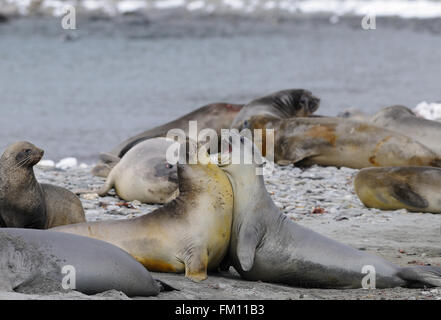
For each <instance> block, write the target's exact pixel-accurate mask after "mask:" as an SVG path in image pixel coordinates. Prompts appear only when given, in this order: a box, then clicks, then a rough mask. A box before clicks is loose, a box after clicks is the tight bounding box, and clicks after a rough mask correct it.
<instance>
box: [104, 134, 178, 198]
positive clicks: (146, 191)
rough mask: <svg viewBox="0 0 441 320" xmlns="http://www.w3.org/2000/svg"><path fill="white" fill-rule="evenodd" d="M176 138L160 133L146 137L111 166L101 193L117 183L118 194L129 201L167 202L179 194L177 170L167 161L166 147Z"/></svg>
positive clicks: (105, 192)
mask: <svg viewBox="0 0 441 320" xmlns="http://www.w3.org/2000/svg"><path fill="white" fill-rule="evenodd" d="M173 143H174V141H173V140H171V139H167V138H163V137H159V138H153V139H148V140H146V141H143V142H141V143H139V144H137V145H136V146H134V147H133V148H132V149H130V150H129V152H127V153H126V154H125V155H124V157H123V158H122V159H121V160H120V161H119V162H118V164H117V165H116V166H115V167H114V168H113V169H112V171H111V172H110V174H109V176H108V177H107V180H106V183H105V184H104V186H103V187H102V188H101V189H100V190H99V191H98V194H99V195H100V196H104V195H106V194H107V192H108V191H109V190H110V189H111V188H113V187H115V191H116V193H117V195H118V196H119V197H120V198H121V199H124V200H126V201H133V200H138V201H141V202H143V203H165V202H169V201H170V200H173V199H174V198H176V196H177V195H178V194H179V191H178V170H177V168H176V166H175V165H173V164H170V163H168V162H167V159H166V152H167V149H168V148H169V147H170V146H171V145H172V144H173Z"/></svg>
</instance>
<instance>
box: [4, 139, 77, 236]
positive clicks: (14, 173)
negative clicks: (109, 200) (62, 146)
mask: <svg viewBox="0 0 441 320" xmlns="http://www.w3.org/2000/svg"><path fill="white" fill-rule="evenodd" d="M43 154H44V151H43V150H41V149H39V148H37V147H36V146H34V145H33V144H31V143H29V142H16V143H14V144H12V145H10V146H9V147H8V148H7V149H6V150H5V152H4V153H3V155H2V156H1V158H0V226H1V227H9V228H33V229H48V228H52V227H56V226H60V225H65V224H72V223H78V222H85V221H86V218H85V215H84V210H83V206H82V204H81V201H80V200H79V199H78V198H77V196H75V195H74V194H73V193H72V192H70V191H69V190H66V189H63V188H60V187H57V186H53V185H50V184H40V183H38V181H37V179H36V178H35V175H34V170H33V166H34V165H36V164H37V163H38V162H39V161H40V160H41V158H42V157H43Z"/></svg>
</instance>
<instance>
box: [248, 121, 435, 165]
mask: <svg viewBox="0 0 441 320" xmlns="http://www.w3.org/2000/svg"><path fill="white" fill-rule="evenodd" d="M246 124H247V128H249V129H274V135H275V138H274V161H275V162H277V163H278V164H280V165H286V164H290V163H298V162H301V163H300V164H301V165H312V164H318V165H322V166H337V167H349V168H355V169H361V168H365V167H380V166H381V167H386V166H406V165H407V166H409V165H411V166H433V167H439V166H441V159H440V158H439V157H438V156H437V155H436V154H435V153H434V152H433V151H432V150H429V149H428V148H427V147H426V146H423V145H422V144H421V143H419V142H416V141H414V140H413V139H411V138H409V137H407V136H404V135H402V134H399V133H396V132H393V131H390V130H387V129H383V128H380V127H376V126H374V125H371V124H367V123H363V122H358V121H351V120H349V119H341V118H331V117H323V118H291V119H277V118H274V117H269V116H254V117H252V118H251V119H250V120H248V121H247V122H246ZM263 132H265V130H263ZM264 139H265V135H263V140H264ZM264 143H265V141H263V142H260V141H259V140H256V144H257V145H258V147H259V148H260V150H262V148H261V145H262V146H263V145H264ZM265 149H266V148H265ZM270 152H271V150H270ZM264 155H266V154H264Z"/></svg>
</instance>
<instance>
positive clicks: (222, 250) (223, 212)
mask: <svg viewBox="0 0 441 320" xmlns="http://www.w3.org/2000/svg"><path fill="white" fill-rule="evenodd" d="M185 145H186V144H185V143H183V144H182V145H181V147H180V154H179V158H180V160H179V163H178V177H179V193H180V194H179V197H178V198H176V199H174V200H172V201H171V202H169V203H167V204H165V205H164V206H163V207H161V208H159V209H157V210H155V211H153V212H151V213H149V214H146V215H144V216H141V217H138V218H134V219H129V220H117V221H99V222H91V223H80V224H76V225H71V226H63V227H58V228H55V229H54V230H55V231H61V232H68V233H74V234H79V235H84V236H88V237H92V238H96V239H100V240H104V241H107V242H110V243H112V244H114V245H116V246H118V247H120V248H122V249H124V250H125V251H127V252H128V253H130V254H131V255H132V256H133V257H135V258H136V260H138V261H139V262H141V263H142V264H143V265H144V266H145V267H146V268H147V269H148V270H150V271H159V272H173V273H181V272H184V271H185V276H186V277H187V278H190V279H191V280H194V281H201V280H204V279H206V278H207V270H212V269H215V268H217V267H218V266H219V264H220V262H221V261H222V259H223V257H224V256H225V254H226V252H227V249H228V244H229V241H230V232H231V220H232V212H233V195H232V190H231V185H230V182H229V181H228V178H227V177H226V175H225V174H224V173H223V171H222V170H221V169H219V167H218V166H217V165H215V164H211V163H208V164H205V163H207V162H208V161H209V160H210V159H209V156H208V154H207V153H206V151H204V150H205V149H201V148H205V147H204V146H200V147H199V151H198V153H199V154H198V157H199V162H196V164H190V163H189V164H185V163H186V161H185V160H184V161H183V159H182V156H184V159H185V154H186V153H188V151H189V150H188V149H187V152H184V151H185V149H183V148H184V146H185ZM183 150H184V151H183ZM193 150H195V149H193ZM201 150H202V151H201ZM202 161H204V162H202Z"/></svg>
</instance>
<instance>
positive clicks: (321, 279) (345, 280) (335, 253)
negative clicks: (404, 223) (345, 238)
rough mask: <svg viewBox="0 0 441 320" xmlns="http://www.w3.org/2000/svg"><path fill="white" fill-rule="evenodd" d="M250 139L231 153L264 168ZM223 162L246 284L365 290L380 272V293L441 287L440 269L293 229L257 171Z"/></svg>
mask: <svg viewBox="0 0 441 320" xmlns="http://www.w3.org/2000/svg"><path fill="white" fill-rule="evenodd" d="M231 135H232V136H238V134H235V133H231ZM245 139H246V138H245V137H241V138H240V139H234V138H233V139H232V141H233V142H230V148H229V150H241V159H252V158H253V157H252V156H250V155H253V156H254V159H256V158H257V161H256V162H257V164H259V163H261V158H260V154H259V151H258V149H257V150H256V148H255V146H253V144H252V143H251V142H249V143H245ZM238 141H239V142H238ZM245 152H246V153H247V155H245ZM228 153H231V151H229V152H228ZM220 158H221V164H220V167H221V168H222V169H223V170H224V171H225V172H226V173H227V176H228V178H229V179H230V182H231V185H232V187H233V193H234V206H233V208H234V212H233V225H232V233H231V241H230V248H229V255H230V259H231V261H232V265H233V267H234V268H235V269H236V270H237V271H238V272H239V274H240V275H241V276H242V277H243V278H245V279H247V280H254V281H259V280H260V281H264V282H273V283H284V284H288V285H293V286H301V287H307V288H329V289H332V288H333V289H337V288H340V289H350V288H361V287H363V279H364V278H365V276H366V273H364V271H363V270H364V269H365V267H366V266H369V267H373V268H374V270H375V278H376V288H391V287H400V286H403V287H424V286H438V285H440V284H441V267H427V268H425V267H420V268H412V267H406V268H402V267H399V266H397V265H394V264H393V263H391V262H389V261H386V260H384V259H382V258H380V257H378V256H375V255H372V254H368V253H366V252H363V251H360V250H356V249H355V248H352V247H350V246H348V245H345V244H343V243H339V242H337V241H335V240H332V239H330V238H327V237H324V236H322V235H320V234H318V233H317V232H314V231H312V230H309V229H307V228H305V227H302V226H301V225H298V224H297V223H294V222H293V221H291V220H290V219H288V218H287V217H286V216H285V215H284V214H282V213H281V212H280V210H279V208H277V206H276V205H275V204H274V202H273V200H272V199H271V196H270V195H269V194H268V191H267V190H266V188H265V183H264V179H263V177H262V176H260V175H256V166H257V165H255V164H248V163H247V164H244V163H239V164H236V163H229V162H227V164H225V161H223V160H222V158H223V154H221V156H220ZM256 244H257V245H256ZM250 251H252V252H251V253H250ZM253 256H254V259H253ZM250 265H251V268H250Z"/></svg>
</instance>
